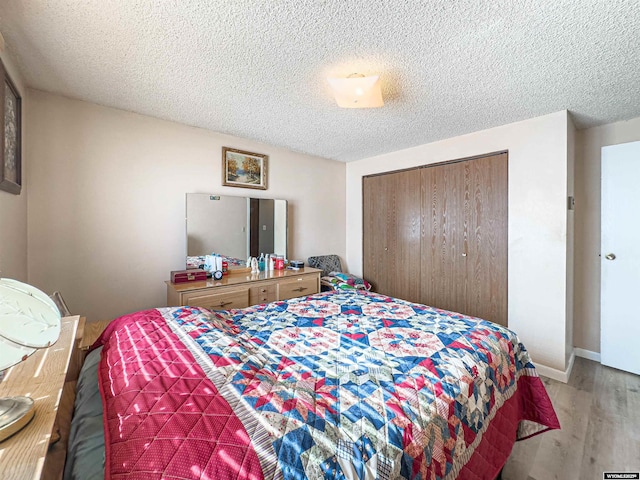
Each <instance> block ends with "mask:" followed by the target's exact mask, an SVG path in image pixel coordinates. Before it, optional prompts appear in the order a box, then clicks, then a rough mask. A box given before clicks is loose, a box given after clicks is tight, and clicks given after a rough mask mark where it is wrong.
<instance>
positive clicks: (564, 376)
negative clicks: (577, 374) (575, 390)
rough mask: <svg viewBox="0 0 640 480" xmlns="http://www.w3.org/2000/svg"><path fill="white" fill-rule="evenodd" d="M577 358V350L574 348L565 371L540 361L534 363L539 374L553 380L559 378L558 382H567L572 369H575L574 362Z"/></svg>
mask: <svg viewBox="0 0 640 480" xmlns="http://www.w3.org/2000/svg"><path fill="white" fill-rule="evenodd" d="M575 360H576V352H575V349H574V351H573V352H571V357H569V364H568V365H567V368H566V370H564V371H563V370H558V369H557V368H551V367H547V366H546V365H542V364H539V363H534V365H535V366H536V371H537V372H538V375H542V376H544V377H549V378H551V379H553V380H557V381H558V382H562V383H567V382H568V381H569V377H570V376H571V370H573V362H575Z"/></svg>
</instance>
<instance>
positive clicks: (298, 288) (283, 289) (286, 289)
mask: <svg viewBox="0 0 640 480" xmlns="http://www.w3.org/2000/svg"><path fill="white" fill-rule="evenodd" d="M314 293H318V279H317V277H315V276H311V275H305V276H299V277H294V278H292V279H290V280H289V279H287V280H284V281H281V282H280V283H279V284H278V300H287V299H289V298H294V297H304V296H306V295H312V294H314Z"/></svg>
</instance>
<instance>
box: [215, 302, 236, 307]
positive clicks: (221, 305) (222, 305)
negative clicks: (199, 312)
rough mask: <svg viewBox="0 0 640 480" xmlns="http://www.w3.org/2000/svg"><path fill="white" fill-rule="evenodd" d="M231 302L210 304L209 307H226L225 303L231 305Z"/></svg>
mask: <svg viewBox="0 0 640 480" xmlns="http://www.w3.org/2000/svg"><path fill="white" fill-rule="evenodd" d="M232 303H233V302H220V305H211V307H210V308H219V307H226V306H227V305H231V304H232Z"/></svg>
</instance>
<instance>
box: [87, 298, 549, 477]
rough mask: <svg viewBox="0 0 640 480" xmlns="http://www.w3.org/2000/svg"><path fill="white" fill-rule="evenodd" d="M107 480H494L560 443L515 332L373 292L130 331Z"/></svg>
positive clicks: (135, 323) (123, 333) (103, 372)
mask: <svg viewBox="0 0 640 480" xmlns="http://www.w3.org/2000/svg"><path fill="white" fill-rule="evenodd" d="M96 345H104V349H103V352H102V361H101V365H100V369H99V382H100V389H101V394H102V396H103V404H104V413H105V415H104V422H105V440H106V442H105V443H106V465H105V478H107V479H110V478H111V479H124V478H127V479H145V480H147V479H149V480H150V479H160V478H179V479H211V480H214V479H215V480H225V479H256V480H257V479H287V480H288V479H292V480H293V479H296V480H297V479H307V478H308V479H359V480H362V479H380V480H391V479H394V480H395V479H412V480H426V479H454V478H461V479H471V480H474V479H491V480H493V479H494V478H495V477H496V476H497V474H498V472H499V471H500V469H501V468H502V466H503V465H504V463H505V462H506V459H507V457H508V456H509V453H510V451H511V448H512V446H513V443H514V442H515V441H516V440H517V439H522V438H526V437H528V436H531V435H534V434H537V433H541V432H543V431H545V430H548V429H554V428H559V424H558V420H557V418H556V415H555V412H554V410H553V407H552V405H551V402H550V401H549V398H548V396H547V393H546V391H545V388H544V385H543V383H542V382H541V380H540V379H539V378H538V376H537V375H536V372H535V370H534V367H533V365H532V364H531V361H530V358H529V355H528V353H527V351H526V349H525V348H524V346H523V345H522V344H521V343H520V341H519V340H518V337H517V336H516V335H515V334H514V333H513V332H511V331H510V330H508V329H506V328H503V327H501V326H499V325H496V324H493V323H490V322H486V321H483V320H480V319H477V318H472V317H467V316H463V315H459V314H455V313H452V312H447V311H443V310H438V309H435V308H431V307H428V306H424V305H419V304H414V303H409V302H406V301H403V300H398V299H394V298H390V297H386V296H383V295H379V294H374V293H369V292H362V291H346V292H342V291H338V292H329V293H322V294H317V295H313V296H309V297H303V298H297V299H292V300H288V301H284V302H274V303H270V304H266V305H260V306H256V307H252V308H248V309H243V310H230V311H223V312H211V311H208V310H205V309H201V308H192V307H177V308H164V309H154V310H147V311H143V312H138V313H134V314H131V315H127V316H125V317H121V318H120V319H117V320H115V321H113V322H111V324H110V326H109V327H108V328H107V330H106V331H105V332H104V334H103V335H102V337H101V338H100V339H99V340H98V342H96Z"/></svg>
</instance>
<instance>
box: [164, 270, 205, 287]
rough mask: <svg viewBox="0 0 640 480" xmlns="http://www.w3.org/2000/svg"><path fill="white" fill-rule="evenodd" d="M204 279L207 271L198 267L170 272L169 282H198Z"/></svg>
mask: <svg viewBox="0 0 640 480" xmlns="http://www.w3.org/2000/svg"><path fill="white" fill-rule="evenodd" d="M206 279H207V272H205V271H204V270H201V269H199V268H195V269H191V270H174V271H173V272H171V283H185V282H199V281H203V280H206Z"/></svg>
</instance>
